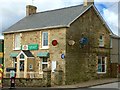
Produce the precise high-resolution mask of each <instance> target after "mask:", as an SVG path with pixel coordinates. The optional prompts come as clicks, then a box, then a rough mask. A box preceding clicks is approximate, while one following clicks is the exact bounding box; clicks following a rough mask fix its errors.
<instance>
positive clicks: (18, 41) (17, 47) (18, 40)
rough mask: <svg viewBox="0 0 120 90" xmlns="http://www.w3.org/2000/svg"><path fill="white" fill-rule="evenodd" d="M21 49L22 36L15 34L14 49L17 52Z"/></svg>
mask: <svg viewBox="0 0 120 90" xmlns="http://www.w3.org/2000/svg"><path fill="white" fill-rule="evenodd" d="M20 48H21V37H20V34H15V35H14V49H15V50H20Z"/></svg>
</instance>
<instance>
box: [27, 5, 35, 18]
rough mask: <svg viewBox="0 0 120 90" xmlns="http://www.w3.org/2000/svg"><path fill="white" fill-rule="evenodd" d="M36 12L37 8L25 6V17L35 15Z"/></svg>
mask: <svg viewBox="0 0 120 90" xmlns="http://www.w3.org/2000/svg"><path fill="white" fill-rule="evenodd" d="M36 10H37V7H35V6H32V5H27V6H26V16H29V15H32V14H35V13H36Z"/></svg>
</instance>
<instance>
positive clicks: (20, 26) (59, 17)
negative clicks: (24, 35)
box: [3, 4, 112, 33]
mask: <svg viewBox="0 0 120 90" xmlns="http://www.w3.org/2000/svg"><path fill="white" fill-rule="evenodd" d="M92 6H93V8H94V9H95V11H96V13H97V14H98V16H99V17H100V19H101V20H102V21H103V23H104V24H105V26H106V27H107V28H108V30H109V31H110V32H111V33H112V31H111V29H110V28H109V27H108V25H107V24H106V22H105V21H104V19H103V18H102V16H101V15H100V13H99V12H98V10H97V8H96V7H95V6H94V5H93V4H89V5H88V6H83V4H81V5H77V6H71V7H66V8H61V9H56V10H50V11H44V12H39V13H36V14H33V15H30V16H26V17H24V18H23V19H21V20H20V21H18V22H17V23H15V24H14V25H12V26H11V27H9V28H8V29H6V30H5V31H3V33H14V32H23V31H33V30H40V29H41V30H42V29H49V28H59V27H70V25H71V23H72V22H74V21H75V20H76V19H77V18H78V17H80V16H81V15H82V14H83V13H84V12H85V11H87V10H88V9H89V8H90V7H92Z"/></svg>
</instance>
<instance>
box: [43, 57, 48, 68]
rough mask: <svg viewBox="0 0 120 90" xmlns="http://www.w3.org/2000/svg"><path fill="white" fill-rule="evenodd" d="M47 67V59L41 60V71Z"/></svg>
mask: <svg viewBox="0 0 120 90" xmlns="http://www.w3.org/2000/svg"><path fill="white" fill-rule="evenodd" d="M47 66H48V62H47V58H43V61H42V70H43V69H45V68H47Z"/></svg>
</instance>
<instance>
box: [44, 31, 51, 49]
mask: <svg viewBox="0 0 120 90" xmlns="http://www.w3.org/2000/svg"><path fill="white" fill-rule="evenodd" d="M46 33H47V45H46V46H44V43H45V42H44V41H45V40H44V37H45V36H44V35H45V34H46ZM48 35H49V34H48V32H47V31H45V32H42V49H48V48H49V39H48Z"/></svg>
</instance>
